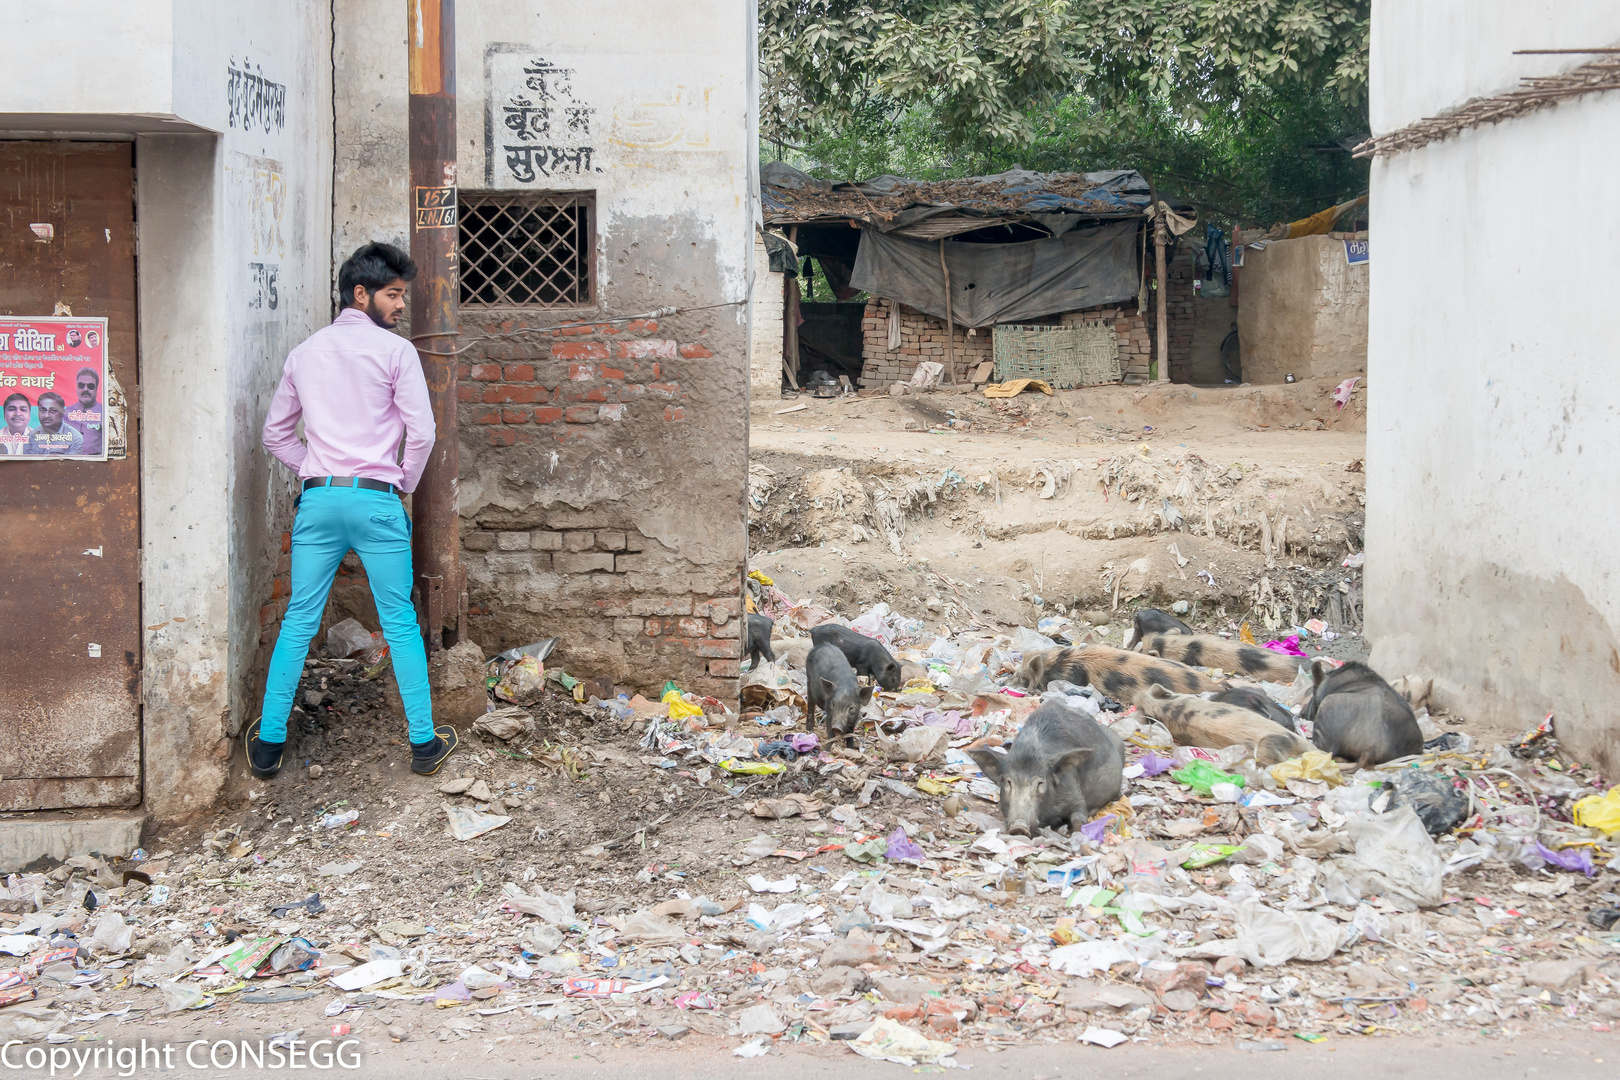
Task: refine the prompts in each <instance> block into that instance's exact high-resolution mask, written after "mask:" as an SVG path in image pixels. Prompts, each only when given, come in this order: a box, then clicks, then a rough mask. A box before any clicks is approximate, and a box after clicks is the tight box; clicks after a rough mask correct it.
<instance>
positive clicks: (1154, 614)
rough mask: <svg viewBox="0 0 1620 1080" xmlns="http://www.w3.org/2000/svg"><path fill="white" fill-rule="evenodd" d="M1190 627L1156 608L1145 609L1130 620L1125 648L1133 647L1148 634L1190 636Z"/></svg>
mask: <svg viewBox="0 0 1620 1080" xmlns="http://www.w3.org/2000/svg"><path fill="white" fill-rule="evenodd" d="M1192 632H1193V629H1192V627H1190V626H1188V625H1187V624H1186V623H1184V622H1182V621H1181V620H1180V619H1178V618H1176V617H1175V616H1174V615H1172V614H1170V613H1169V612H1168V611H1160V610H1159V609H1158V608H1151V607H1145V608H1143V609H1142V610H1141V611H1138V612H1137V613H1136V617H1135V618H1133V619H1132V620H1131V632H1130V633H1129V634H1126V635H1125V648H1127V649H1129V648H1131V647H1133V646H1134V645H1135V644H1136V643H1137V642H1138V641H1141V640H1142V639H1143V638H1145V637H1147V636H1148V635H1149V634H1190V633H1192Z"/></svg>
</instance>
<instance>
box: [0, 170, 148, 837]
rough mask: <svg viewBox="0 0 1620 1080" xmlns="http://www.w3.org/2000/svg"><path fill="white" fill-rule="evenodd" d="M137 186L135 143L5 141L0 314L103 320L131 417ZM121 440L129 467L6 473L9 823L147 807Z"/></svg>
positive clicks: (1, 487) (2, 525) (2, 540)
mask: <svg viewBox="0 0 1620 1080" xmlns="http://www.w3.org/2000/svg"><path fill="white" fill-rule="evenodd" d="M134 181H135V169H134V147H133V145H132V144H130V143H94V142H3V141H0V314H4V315H9V316H17V317H24V316H48V315H51V314H53V313H54V312H56V311H57V310H59V309H58V307H57V305H59V304H60V305H64V306H65V307H66V308H68V309H70V310H71V312H72V314H73V315H75V316H80V317H85V316H90V317H94V316H104V317H105V318H106V319H107V349H108V362H109V366H110V370H111V372H112V376H113V379H114V380H116V382H117V383H118V384H119V385H120V386H121V388H122V390H123V392H124V395H125V398H126V399H127V401H128V403H129V416H130V417H131V418H133V417H134V416H136V415H137V412H136V406H135V403H136V401H137V389H136V383H135V376H136V371H137V365H136V357H135V198H134V191H135V183H134ZM46 225H49V226H50V228H48V229H47V228H44V227H43V226H46ZM35 226H40V227H37V228H36V227H35ZM64 314H65V312H64ZM111 381H112V380H109V383H111ZM110 389H111V386H110V385H109V390H110ZM125 430H126V436H127V456H125V457H124V458H123V459H121V460H112V461H69V460H50V459H36V458H9V459H7V460H3V461H0V611H3V612H4V613H5V614H4V616H3V619H4V625H5V631H4V647H3V648H0V810H44V809H51V808H57V807H80V806H85V807H88V806H132V805H134V804H136V803H138V802H139V801H140V797H141V775H140V764H141V713H140V700H141V698H140V671H141V626H140V619H141V581H140V515H139V510H140V466H139V459H138V457H137V450H138V442H139V440H138V438H137V425H136V424H135V423H133V422H129V423H127V424H126V425H125Z"/></svg>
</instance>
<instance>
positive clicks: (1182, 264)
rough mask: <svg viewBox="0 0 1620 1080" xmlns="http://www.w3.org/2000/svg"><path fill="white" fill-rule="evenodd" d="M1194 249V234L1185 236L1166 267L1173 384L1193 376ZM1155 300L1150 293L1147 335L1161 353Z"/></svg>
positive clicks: (1154, 349)
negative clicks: (1168, 286)
mask: <svg viewBox="0 0 1620 1080" xmlns="http://www.w3.org/2000/svg"><path fill="white" fill-rule="evenodd" d="M1194 251H1195V249H1194V246H1193V243H1192V240H1191V234H1188V235H1187V236H1183V237H1182V238H1181V243H1180V244H1179V245H1178V246H1177V247H1176V253H1175V254H1174V255H1173V256H1171V258H1170V260H1169V261H1168V262H1167V263H1166V264H1165V267H1164V270H1165V276H1166V277H1168V278H1169V279H1170V281H1169V284H1170V288H1169V292H1168V294H1167V295H1166V297H1165V315H1166V317H1167V318H1169V320H1170V334H1169V337H1170V380H1171V381H1172V382H1186V381H1188V379H1189V378H1190V377H1191V374H1192V372H1191V366H1190V361H1191V359H1192V343H1193V285H1192V283H1193V274H1194V272H1195V268H1194V264H1193V257H1194ZM1155 302H1156V301H1155V300H1154V299H1153V298H1152V295H1151V292H1150V294H1149V307H1148V315H1149V320H1148V330H1149V333H1148V336H1149V338H1150V339H1151V342H1152V351H1153V352H1154V353H1157V351H1158V347H1159V346H1158V336H1159V332H1158V324H1157V321H1156V320H1157V315H1156V312H1155V310H1154V308H1153V304H1154V303H1155Z"/></svg>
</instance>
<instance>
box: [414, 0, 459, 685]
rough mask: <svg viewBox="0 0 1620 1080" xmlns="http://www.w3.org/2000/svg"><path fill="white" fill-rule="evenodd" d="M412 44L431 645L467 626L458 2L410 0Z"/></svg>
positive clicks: (423, 521)
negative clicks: (458, 349)
mask: <svg viewBox="0 0 1620 1080" xmlns="http://www.w3.org/2000/svg"><path fill="white" fill-rule="evenodd" d="M405 9H406V18H407V20H408V23H407V27H406V31H407V42H408V47H409V51H410V84H411V85H410V94H411V97H410V162H411V258H412V259H414V260H415V261H416V265H417V269H418V271H419V273H418V275H417V278H416V281H415V282H414V283H413V284H412V286H411V339H412V341H413V342H414V343H415V344H416V347H417V351H418V354H419V356H420V357H421V360H422V373H423V374H424V375H426V376H427V385H428V395H429V397H430V398H431V399H432V401H433V419H434V429H435V434H436V435H437V441H435V442H434V444H433V453H432V454H431V456H429V458H428V463H427V469H426V470H425V471H424V472H423V474H422V482H421V484H420V485H418V486H417V489H416V493H415V494H414V495H413V496H412V498H411V515H412V520H413V521H414V523H415V530H414V538H413V542H412V551H411V555H412V559H413V561H414V564H415V568H416V578H417V584H418V585H419V586H420V588H421V592H422V608H423V612H424V628H425V630H426V634H427V646H428V651H429V652H430V653H432V652H436V651H437V650H439V649H441V648H443V647H444V644H445V633H444V631H445V627H446V624H447V623H448V624H449V625H450V627H451V641H452V642H453V641H458V640H460V639H461V637H462V636H463V635H464V633H465V631H466V619H467V596H466V584H465V576H464V574H463V572H462V568H461V522H460V514H459V508H458V499H457V493H456V474H457V472H458V471H459V469H460V454H459V452H458V442H459V440H458V438H457V435H456V362H455V361H456V358H455V357H454V356H453V355H450V353H451V350H452V349H454V348H455V342H456V305H457V289H458V285H457V274H456V231H457V230H456V210H457V201H456V5H455V0H406V4H405Z"/></svg>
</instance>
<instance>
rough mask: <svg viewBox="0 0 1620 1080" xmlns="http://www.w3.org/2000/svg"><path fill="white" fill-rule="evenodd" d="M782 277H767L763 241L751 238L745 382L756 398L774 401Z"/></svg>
mask: <svg viewBox="0 0 1620 1080" xmlns="http://www.w3.org/2000/svg"><path fill="white" fill-rule="evenodd" d="M786 276H787V275H785V274H773V273H771V261H770V256H769V255H767V254H766V252H765V241H763V240H761V239H760V238H759V236H758V234H755V236H754V289H753V297H752V299H753V319H752V323H751V326H750V332H749V336H748V382H749V385H750V387H751V388H752V390H753V395H754V397H756V398H760V397H763V398H766V399H770V398H774V397H777V396H778V395H779V393H780V390H781V386H782V282H783V280H784V279H785V278H786Z"/></svg>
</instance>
